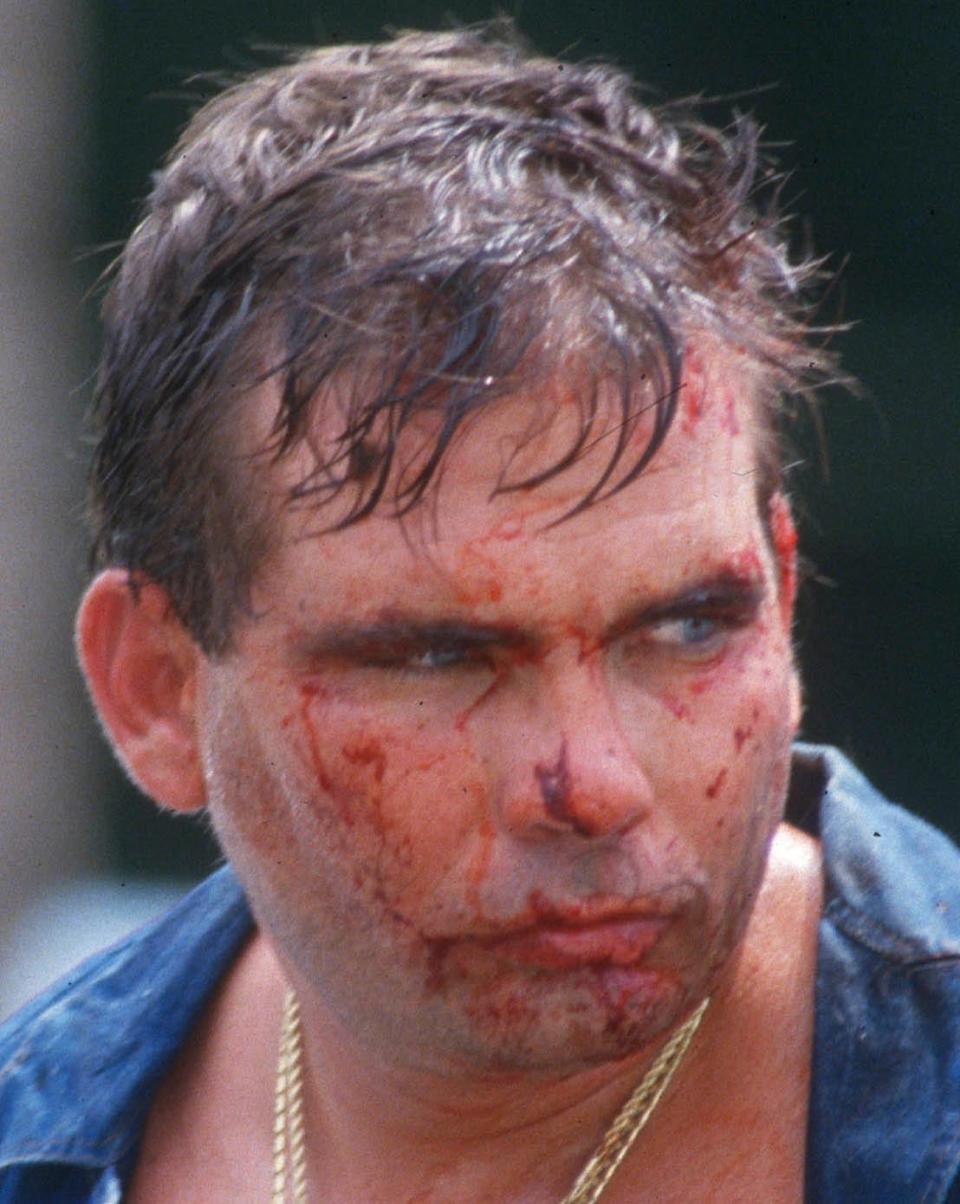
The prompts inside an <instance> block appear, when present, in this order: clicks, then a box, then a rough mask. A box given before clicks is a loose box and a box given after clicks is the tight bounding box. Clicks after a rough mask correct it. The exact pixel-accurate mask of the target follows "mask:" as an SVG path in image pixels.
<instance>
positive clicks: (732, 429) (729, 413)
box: [720, 389, 740, 435]
mask: <svg viewBox="0 0 960 1204" xmlns="http://www.w3.org/2000/svg"><path fill="white" fill-rule="evenodd" d="M720 425H721V427H722V428H723V430H725V431H726V432H727V433H728V434H730V435H739V434H740V423H739V421H738V419H737V398H736V394H735V393H734V391H733V389H724V393H723V412H722V414H721V416H720Z"/></svg>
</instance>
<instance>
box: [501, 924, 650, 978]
mask: <svg viewBox="0 0 960 1204" xmlns="http://www.w3.org/2000/svg"><path fill="white" fill-rule="evenodd" d="M668 924H669V920H666V919H645V920H636V919H631V920H612V921H607V922H606V923H600V924H588V925H585V926H583V927H577V928H568V927H562V926H552V925H541V926H538V927H537V928H532V929H528V930H526V931H524V932H519V933H516V934H514V935H513V936H507V937H502V938H500V939H499V940H496V941H492V942H491V943H490V945H489V946H488V947H489V948H490V949H492V950H493V951H494V952H496V954H497V955H498V956H500V957H503V958H506V960H507V961H511V962H515V963H517V964H519V965H524V966H537V967H540V968H541V969H546V970H567V969H575V968H577V967H579V966H593V965H607V966H635V965H636V964H637V963H638V962H640V961H642V960H643V958H644V957H646V955H647V954H648V953H649V952H650V951H651V949H653V947H654V945H656V943H657V941H658V940H659V939H660V937H661V936H662V935H663V932H664V930H665V929H666V927H667V925H668Z"/></svg>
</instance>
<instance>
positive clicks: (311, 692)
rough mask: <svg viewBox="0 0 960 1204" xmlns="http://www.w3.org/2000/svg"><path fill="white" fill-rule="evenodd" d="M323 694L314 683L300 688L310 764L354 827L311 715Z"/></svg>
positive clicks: (301, 715)
mask: <svg viewBox="0 0 960 1204" xmlns="http://www.w3.org/2000/svg"><path fill="white" fill-rule="evenodd" d="M321 693H322V689H321V687H318V686H315V685H313V684H312V683H307V684H305V685H303V686H301V688H300V721H301V723H302V725H303V730H304V734H305V735H306V738H307V748H308V750H309V753H310V763H311V765H312V766H313V773H314V776H315V777H316V779H317V781H318V782H319V783H320V788H321V790H323V791H324V792H325V793H326V794H328V795H330V797H331V798H332V799H333V800H334V801H335V802H336V804H337V810H338V811H339V812H340V818H341V819H342V820H343V822H344V823H345V824H347V825H348V827H351V828H352V827H353V815H352V814H351V812H350V808H349V807H348V806H347V803H346V800H345V799H344V798H343V797H342V795H341V794H340V793H339V792H338V791H337V790H336V789H335V788H334V784H333V782H332V780H331V778H330V775H329V774H328V773H327V768H326V765H325V764H324V761H323V756H322V754H321V752H320V741H319V739H318V738H317V732H316V728H315V727H314V726H313V719H312V718H311V715H310V705H311V703H312V702H313V700H314V698H316V697H317V695H318V694H321Z"/></svg>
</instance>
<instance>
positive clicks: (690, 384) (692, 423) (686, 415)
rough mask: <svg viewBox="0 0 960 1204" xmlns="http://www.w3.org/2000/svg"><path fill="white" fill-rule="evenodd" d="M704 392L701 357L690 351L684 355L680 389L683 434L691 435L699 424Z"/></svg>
mask: <svg viewBox="0 0 960 1204" xmlns="http://www.w3.org/2000/svg"><path fill="white" fill-rule="evenodd" d="M705 394H706V382H705V380H704V374H703V358H702V356H700V355H699V354H698V353H697V352H693V351H690V352H688V353H687V356H686V364H685V367H684V376H683V385H682V387H681V391H680V426H681V429H682V430H683V433H684V434H685V435H692V434H693V433H694V431H695V430H696V429H697V427H698V426H699V424H700V419H701V418H702V417H703V412H704V399H705Z"/></svg>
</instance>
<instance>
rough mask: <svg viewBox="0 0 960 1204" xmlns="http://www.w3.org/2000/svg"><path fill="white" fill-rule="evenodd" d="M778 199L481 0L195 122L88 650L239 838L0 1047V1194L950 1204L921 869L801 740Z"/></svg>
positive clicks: (821, 367)
mask: <svg viewBox="0 0 960 1204" xmlns="http://www.w3.org/2000/svg"><path fill="white" fill-rule="evenodd" d="M770 182H771V180H770V176H769V170H768V169H767V168H764V167H760V168H759V174H758V168H757V151H756V138H755V132H754V130H753V128H752V126H751V125H750V124H749V123H748V122H746V121H739V122H738V123H737V124H735V126H734V127H733V128H732V129H731V130H728V131H725V132H721V131H718V130H715V129H712V128H710V127H707V126H704V125H702V124H700V123H699V122H698V121H697V120H696V118H695V117H694V115H693V114H692V113H690V112H689V111H687V110H686V109H685V108H683V107H676V106H675V107H667V108H665V109H663V110H659V111H658V110H652V109H648V108H645V107H644V106H642V105H641V104H639V103H638V101H637V100H636V99H635V97H634V96H633V94H632V92H631V89H630V87H629V84H628V82H627V81H626V80H625V79H624V78H623V77H622V76H621V75H619V74H618V73H617V72H615V71H613V70H612V69H609V68H606V67H599V66H587V67H577V66H572V65H570V64H565V63H559V62H556V61H553V60H547V59H541V58H536V57H533V56H531V55H529V54H527V53H526V52H525V51H524V50H523V49H522V48H520V47H519V46H518V45H517V44H516V42H515V40H513V39H512V37H511V36H510V35H509V33H508V32H506V31H504V30H503V28H501V27H498V26H494V27H490V28H487V29H484V30H479V31H476V30H475V31H465V32H460V33H455V34H450V35H437V36H430V35H421V34H408V35H403V36H401V37H398V38H396V39H394V40H393V41H391V42H389V43H386V44H384V45H380V46H371V47H355V48H341V49H337V50H327V51H321V52H318V53H316V54H312V55H308V56H306V57H305V58H303V59H301V60H299V61H298V62H296V63H293V64H292V65H290V66H288V67H284V68H282V69H280V70H277V71H274V72H270V73H267V74H264V75H262V76H259V77H254V78H253V79H251V80H248V81H247V82H245V83H242V84H240V85H238V86H237V87H235V88H234V89H232V90H230V91H228V92H227V93H226V94H225V95H224V96H222V97H220V98H219V99H217V100H215V101H213V102H212V103H211V104H209V105H208V106H207V107H206V108H205V109H203V110H201V112H200V113H199V114H198V115H197V116H196V117H195V118H194V120H193V121H192V123H191V124H190V126H189V127H188V129H187V131H186V133H185V134H184V136H183V138H182V139H181V141H180V143H179V145H178V146H177V147H176V148H175V150H174V152H173V154H172V156H171V158H170V160H169V162H168V164H167V166H166V168H165V169H164V171H163V172H162V173H161V174H160V175H159V177H158V179H157V182H156V186H155V189H154V192H153V195H152V197H151V199H150V202H149V204H148V206H147V212H146V214H145V216H144V219H143V221H142V222H141V224H140V225H139V226H138V227H137V229H136V231H135V232H134V234H133V236H132V238H131V240H130V242H129V244H128V246H127V248H126V250H125V252H124V254H123V256H122V258H121V262H120V264H119V267H118V270H117V275H116V279H115V281H114V283H113V286H112V289H111V292H110V295H109V297H108V300H107V303H106V306H105V321H106V350H105V355H104V363H103V368H102V374H101V380H100V390H99V401H98V413H99V418H100V422H101V441H100V445H99V448H98V452H97V457H96V462H95V466H94V477H93V481H94V485H93V496H94V521H95V544H96V554H97V560H98V564H99V566H100V571H99V573H98V575H97V576H96V578H95V579H94V581H93V583H92V584H91V586H90V587H89V589H88V591H87V594H86V597H85V598H84V601H83V604H82V607H81V611H80V616H79V621H78V646H79V650H80V656H81V660H82V663H83V666H84V670H85V672H86V675H87V679H88V682H89V685H90V690H91V693H92V696H93V699H94V702H95V704H96V706H97V709H98V712H99V714H100V716H101V719H102V721H103V723H104V726H105V728H106V730H107V732H108V734H109V736H110V739H111V741H112V743H113V745H114V747H115V749H116V750H117V753H118V755H119V756H120V757H121V758H122V760H123V762H124V764H125V765H126V767H127V769H128V771H129V772H130V774H131V776H132V777H133V779H134V780H135V781H136V782H137V783H138V784H139V785H140V786H141V787H142V788H143V789H144V790H145V791H146V792H147V793H148V794H149V795H151V796H152V797H153V798H154V799H155V800H156V801H157V802H158V803H159V804H161V805H162V806H166V807H169V808H172V809H174V810H177V811H181V812H189V811H194V810H197V809H199V808H206V809H207V812H208V814H209V816H210V819H211V821H212V823H213V826H214V828H215V830H216V832H217V835H218V838H219V840H220V842H221V844H222V847H223V849H224V852H225V855H226V857H227V860H228V863H229V865H228V867H227V868H225V869H224V870H222V871H221V872H220V873H219V874H217V875H215V876H214V877H213V878H212V879H210V880H209V881H208V882H207V883H206V884H204V885H203V886H201V887H200V888H199V889H198V891H197V892H195V893H194V894H193V895H191V896H189V897H188V898H187V899H186V900H185V901H184V902H183V903H182V904H181V905H180V906H179V907H178V908H177V909H176V910H175V911H174V912H173V913H172V914H171V915H170V916H168V917H165V918H163V919H162V920H160V921H158V922H157V923H156V924H155V925H152V926H151V927H149V928H147V929H146V930H144V931H143V932H141V933H139V934H136V935H135V936H133V937H132V938H130V939H129V940H128V941H126V942H124V943H123V944H121V945H120V946H119V947H118V948H116V949H114V950H112V951H108V952H107V953H106V954H104V955H102V956H101V957H99V958H97V959H94V961H93V962H91V963H88V965H87V966H86V967H85V968H83V969H81V970H80V971H78V972H77V973H76V974H75V975H74V976H72V978H71V980H70V981H69V982H67V983H66V984H61V985H60V986H58V987H56V988H53V989H52V990H51V992H49V993H48V994H47V995H46V996H45V997H44V998H42V999H41V1000H39V1001H38V1002H37V1003H35V1004H34V1005H32V1006H31V1007H28V1008H27V1009H26V1010H25V1012H24V1013H22V1014H21V1015H20V1017H18V1018H15V1019H14V1020H13V1021H12V1022H11V1023H10V1025H9V1026H8V1027H7V1029H6V1031H5V1034H4V1037H3V1043H2V1045H0V1056H2V1069H0V1117H2V1135H0V1200H2V1201H4V1202H6V1201H14V1200H16V1201H24V1200H30V1201H38V1200H58V1201H59V1200H70V1201H74V1200H98V1201H105V1200H114V1199H119V1198H120V1194H121V1192H122V1194H123V1198H124V1199H128V1200H132V1201H136V1202H138V1204H143V1202H148V1201H159V1200H163V1201H170V1200H175V1201H204V1202H209V1201H247V1200H251V1201H254V1200H266V1199H269V1198H272V1199H274V1200H282V1199H309V1200H317V1201H319V1200H324V1201H337V1202H354V1201H376V1202H380V1201H391V1202H392V1201H413V1200H418V1201H530V1202H541V1201H551V1202H552V1201H559V1200H594V1199H598V1198H602V1199H603V1200H604V1201H605V1204H606V1202H609V1204H615V1202H616V1201H657V1202H662V1201H691V1200H705V1201H706V1200H709V1201H768V1200H770V1201H792V1200H799V1199H802V1198H807V1199H810V1200H817V1201H844V1202H849V1201H858V1200H863V1201H868V1200H869V1201H884V1200H890V1201H894V1200H896V1201H919V1200H924V1201H934V1200H936V1201H941V1200H947V1199H958V1198H960V1196H958V1194H957V1193H958V1189H957V1188H956V1187H954V1188H953V1189H951V1187H950V1184H951V1183H952V1182H954V1180H955V1177H956V1174H957V1165H958V1161H960V1052H958V1051H960V1007H958V1004H960V961H958V955H960V918H958V917H960V885H958V883H960V878H958V875H957V870H958V866H960V862H958V859H957V854H956V851H955V850H954V849H953V847H952V846H951V845H950V844H949V842H947V841H946V840H945V839H944V838H943V837H940V836H939V835H938V834H936V833H934V832H932V831H931V830H929V829H928V828H927V827H925V826H924V825H922V824H921V823H919V822H918V821H916V820H913V819H911V818H909V817H908V816H906V815H905V814H904V813H903V812H901V811H899V810H897V809H896V808H893V807H891V806H890V805H889V804H886V803H885V802H883V800H881V799H880V798H879V797H878V796H877V795H876V794H875V793H873V792H872V790H871V789H870V787H869V786H868V785H867V784H866V783H865V782H864V781H863V779H862V778H860V777H859V775H857V773H856V771H855V770H854V769H853V768H852V767H851V766H850V765H849V764H847V763H846V762H845V761H844V760H843V759H842V758H841V757H840V756H839V755H838V754H835V753H832V752H829V751H824V750H815V749H810V748H807V749H799V750H797V751H793V750H792V748H791V745H792V740H793V737H794V735H795V733H796V730H797V726H798V723H799V717H800V691H799V685H798V680H797V674H796V670H795V667H794V662H793V654H792V649H791V639H790V637H791V624H792V612H793V601H794V591H795V581H796V561H795V536H794V529H793V525H792V521H791V517H790V509H789V505H788V501H787V498H786V496H785V494H784V492H783V487H782V482H781V478H780V473H779V469H778V459H777V448H776V437H775V431H776V425H777V417H778V414H779V412H780V410H781V409H782V407H783V405H784V404H785V400H784V399H785V398H786V397H788V396H789V395H791V394H794V395H795V394H797V393H803V392H805V391H807V390H809V389H810V388H811V387H813V386H814V385H815V384H816V383H817V382H818V380H820V379H822V378H824V377H825V376H826V375H828V374H829V372H830V371H831V366H830V364H829V362H828V361H827V360H826V359H825V357H824V356H823V355H822V354H820V353H819V352H817V351H816V350H814V349H812V348H811V346H810V343H809V339H808V337H807V336H808V329H807V319H806V309H805V301H804V297H805V289H806V284H807V283H808V281H809V278H810V276H811V274H812V269H811V268H810V266H809V265H796V264H794V263H792V262H791V260H790V258H789V256H788V254H787V250H786V247H785V241H784V235H783V232H782V230H781V228H780V225H779V222H778V219H777V218H776V215H775V213H774V212H773V209H772V203H771V202H770V201H769V200H764V199H763V196H762V194H761V193H760V192H758V189H760V188H762V187H763V186H765V184H766V185H769V184H770ZM785 808H786V809H787V817H788V822H783V820H784V811H785ZM278 1041H279V1042H280V1047H281V1055H280V1065H279V1068H278V1067H277V1060H276V1059H277V1046H278ZM638 1085H639V1087H638ZM635 1092H636V1094H634V1093H635ZM625 1101H631V1102H630V1103H629V1104H628V1106H627V1108H626V1111H625V1112H621V1109H622V1107H623V1105H624V1102H625Z"/></svg>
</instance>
